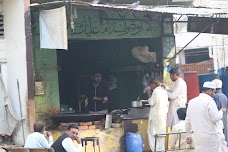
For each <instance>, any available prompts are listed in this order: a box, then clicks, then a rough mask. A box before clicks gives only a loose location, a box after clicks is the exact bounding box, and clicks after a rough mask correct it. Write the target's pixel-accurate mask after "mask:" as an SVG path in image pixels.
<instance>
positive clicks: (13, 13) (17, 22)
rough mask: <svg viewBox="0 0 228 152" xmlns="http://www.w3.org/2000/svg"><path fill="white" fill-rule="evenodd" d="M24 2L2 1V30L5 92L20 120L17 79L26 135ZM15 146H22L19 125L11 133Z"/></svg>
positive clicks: (21, 0) (16, 0)
mask: <svg viewBox="0 0 228 152" xmlns="http://www.w3.org/2000/svg"><path fill="white" fill-rule="evenodd" d="M23 3H24V1H23V0H3V11H4V28H5V53H6V57H7V64H6V66H5V69H4V70H5V72H7V92H8V95H9V98H10V100H11V102H12V106H13V109H14V111H15V113H16V115H17V116H18V117H19V118H20V117H21V114H20V108H19V107H20V105H19V97H18V90H17V79H18V80H19V83H20V95H21V102H22V112H23V118H26V121H25V125H24V127H25V128H24V129H25V132H26V135H27V134H28V131H29V129H28V127H27V126H28V125H27V90H28V88H27V68H26V67H27V64H26V43H25V24H24V4H23ZM13 139H14V142H15V143H16V144H23V136H22V128H21V124H19V126H18V127H17V128H16V130H15V131H14V133H13Z"/></svg>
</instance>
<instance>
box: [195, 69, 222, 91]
mask: <svg viewBox="0 0 228 152" xmlns="http://www.w3.org/2000/svg"><path fill="white" fill-rule="evenodd" d="M198 78H199V87H200V92H202V88H203V83H204V82H206V81H212V80H214V79H219V76H218V74H210V73H208V74H200V75H198Z"/></svg>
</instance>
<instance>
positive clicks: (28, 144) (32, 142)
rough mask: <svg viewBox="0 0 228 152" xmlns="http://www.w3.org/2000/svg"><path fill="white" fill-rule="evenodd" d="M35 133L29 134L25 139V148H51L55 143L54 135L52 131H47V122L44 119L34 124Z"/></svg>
mask: <svg viewBox="0 0 228 152" xmlns="http://www.w3.org/2000/svg"><path fill="white" fill-rule="evenodd" d="M33 128H34V133H31V134H30V135H28V137H27V138H26V141H25V145H24V147H25V148H50V147H51V145H52V144H53V137H52V134H51V132H49V131H45V124H44V122H42V121H37V122H36V123H35V124H34V126H33ZM44 134H46V135H47V136H48V138H49V139H48V141H47V139H46V138H45V137H44Z"/></svg>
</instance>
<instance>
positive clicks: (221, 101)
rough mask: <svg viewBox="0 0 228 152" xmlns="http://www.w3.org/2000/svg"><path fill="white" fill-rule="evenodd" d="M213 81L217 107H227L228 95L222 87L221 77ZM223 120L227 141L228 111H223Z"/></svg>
mask: <svg viewBox="0 0 228 152" xmlns="http://www.w3.org/2000/svg"><path fill="white" fill-rule="evenodd" d="M212 82H214V83H215V86H216V92H215V96H214V100H215V103H216V105H217V108H218V109H221V108H224V109H227V105H228V99H227V97H226V95H225V94H223V93H222V89H221V88H222V81H221V80H219V79H214V80H213V81H212ZM222 122H223V125H224V129H223V133H224V135H225V139H226V141H227V113H226V112H224V113H223V117H222Z"/></svg>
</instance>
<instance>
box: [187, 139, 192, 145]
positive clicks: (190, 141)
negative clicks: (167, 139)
mask: <svg viewBox="0 0 228 152" xmlns="http://www.w3.org/2000/svg"><path fill="white" fill-rule="evenodd" d="M186 142H187V144H189V145H191V144H192V137H187V138H186Z"/></svg>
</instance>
